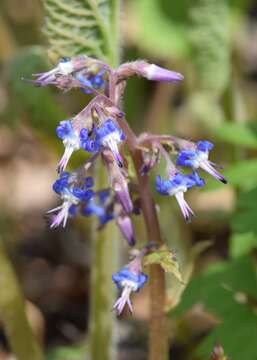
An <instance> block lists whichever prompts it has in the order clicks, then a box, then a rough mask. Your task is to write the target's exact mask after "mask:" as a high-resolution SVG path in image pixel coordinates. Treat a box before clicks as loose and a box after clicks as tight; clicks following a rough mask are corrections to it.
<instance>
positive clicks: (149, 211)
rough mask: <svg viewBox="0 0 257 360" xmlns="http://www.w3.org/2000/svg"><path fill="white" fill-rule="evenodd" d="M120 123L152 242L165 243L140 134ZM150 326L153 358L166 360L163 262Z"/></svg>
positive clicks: (154, 280) (154, 282) (154, 269)
mask: <svg viewBox="0 0 257 360" xmlns="http://www.w3.org/2000/svg"><path fill="white" fill-rule="evenodd" d="M119 124H120V127H121V128H122V130H123V131H124V133H125V134H126V138H127V143H128V147H129V149H130V152H131V156H132V159H133V162H134V166H135V169H136V173H137V180H138V185H139V195H140V199H141V206H142V210H143V216H144V221H145V226H146V230H147V236H148V242H154V243H156V244H157V245H158V246H161V245H162V244H163V241H162V239H161V232H160V226H159V221H158V217H157V213H156V208H155V203H154V200H153V197H152V193H151V190H150V186H149V179H148V176H147V175H144V176H142V175H141V174H140V171H139V169H140V168H141V166H142V164H143V159H142V155H141V152H140V151H139V150H138V149H137V142H136V135H135V134H134V132H133V131H132V129H131V128H130V127H129V125H128V123H127V122H126V121H123V120H120V123H119ZM150 298H151V303H150V304H151V305H150V306H151V308H150V314H151V315H150V316H151V318H150V329H149V355H148V359H149V360H165V359H167V356H168V338H167V321H166V316H165V313H164V305H165V273H164V271H163V269H162V268H161V266H159V265H152V266H151V268H150Z"/></svg>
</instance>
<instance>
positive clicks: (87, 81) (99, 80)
mask: <svg viewBox="0 0 257 360" xmlns="http://www.w3.org/2000/svg"><path fill="white" fill-rule="evenodd" d="M105 73H106V71H105V70H104V69H101V70H99V71H98V72H97V73H96V74H91V73H89V74H87V73H86V74H83V73H82V72H81V73H78V74H76V75H75V76H76V79H77V80H78V81H80V82H81V84H82V85H84V86H87V87H88V88H87V89H85V88H81V91H83V92H84V93H85V94H92V90H90V88H92V89H96V90H97V89H101V88H104V86H105V80H104V78H103V76H104V75H105Z"/></svg>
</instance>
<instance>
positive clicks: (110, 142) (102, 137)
mask: <svg viewBox="0 0 257 360" xmlns="http://www.w3.org/2000/svg"><path fill="white" fill-rule="evenodd" d="M124 140H125V135H124V133H123V131H122V130H121V129H120V128H119V127H118V126H117V125H116V124H115V122H114V121H113V120H112V119H107V120H106V121H105V122H104V123H103V124H102V125H101V126H100V127H99V128H97V129H95V141H96V143H98V144H99V146H102V147H105V148H107V149H110V150H111V152H112V154H113V156H114V159H115V160H116V161H117V163H118V165H119V166H120V167H122V166H123V161H122V157H121V155H120V153H119V148H118V144H119V143H120V142H122V141H124Z"/></svg>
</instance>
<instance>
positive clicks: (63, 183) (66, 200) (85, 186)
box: [48, 172, 94, 228]
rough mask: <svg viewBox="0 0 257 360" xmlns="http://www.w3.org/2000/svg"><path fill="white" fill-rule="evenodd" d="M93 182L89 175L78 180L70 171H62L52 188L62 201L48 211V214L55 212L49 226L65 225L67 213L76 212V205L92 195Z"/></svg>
mask: <svg viewBox="0 0 257 360" xmlns="http://www.w3.org/2000/svg"><path fill="white" fill-rule="evenodd" d="M93 184H94V182H93V179H92V178H91V177H87V178H83V179H79V181H78V179H77V176H76V175H74V174H72V173H68V172H63V173H61V174H60V177H59V179H57V180H56V181H55V182H54V184H53V190H54V191H55V192H56V193H57V194H58V195H59V196H60V197H61V199H62V200H63V203H62V205H60V206H58V207H56V208H54V209H51V210H49V211H48V214H50V213H53V212H57V214H56V215H54V217H53V221H52V223H51V225H50V227H51V228H54V227H58V226H59V225H61V224H63V227H65V226H66V223H67V220H68V217H69V215H70V216H74V215H75V214H76V212H77V207H78V205H79V204H81V203H82V202H87V201H89V200H90V199H91V198H92V197H93V196H94V192H93V190H92V189H91V188H92V186H93Z"/></svg>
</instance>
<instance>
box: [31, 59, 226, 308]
mask: <svg viewBox="0 0 257 360" xmlns="http://www.w3.org/2000/svg"><path fill="white" fill-rule="evenodd" d="M134 75H137V76H142V77H145V78H147V79H148V80H155V81H164V82H173V83H178V82H180V81H181V80H183V76H182V75H181V74H179V73H176V72H173V71H169V70H167V69H164V68H161V67H159V66H156V65H154V64H149V63H147V62H145V61H135V62H131V63H125V64H122V65H121V66H119V67H118V68H117V69H113V68H111V67H110V66H108V65H107V64H105V63H103V62H101V61H99V60H96V59H93V58H89V57H87V56H77V57H74V58H62V59H61V60H60V61H59V63H58V64H57V66H56V67H55V68H54V69H52V70H50V71H48V72H45V73H39V74H35V75H34V76H35V79H34V80H29V81H30V82H32V83H34V84H35V85H36V86H47V85H55V86H56V87H58V88H59V89H61V90H63V91H68V90H71V89H72V88H77V89H80V90H81V91H83V92H84V93H86V94H89V95H91V96H93V98H92V100H91V101H90V102H89V103H88V105H87V106H86V107H85V108H84V109H82V111H80V112H79V113H78V114H77V115H75V116H74V117H72V118H70V119H67V120H63V121H61V122H60V123H59V125H58V126H57V128H56V134H57V136H58V138H59V139H60V140H62V142H63V145H64V153H63V156H62V157H61V159H60V161H59V163H58V166H57V171H58V173H59V178H58V179H57V180H56V181H55V183H54V184H53V190H54V191H55V192H56V194H57V195H58V196H59V197H60V198H61V200H62V204H61V205H60V206H58V207H56V208H54V209H52V210H50V211H48V213H49V214H50V216H51V219H52V220H51V225H50V226H51V228H55V227H58V226H60V225H62V226H63V227H65V226H66V223H67V220H68V218H70V217H75V216H77V215H78V214H81V215H82V216H85V217H90V216H96V217H97V218H98V221H99V230H100V229H101V228H103V227H104V226H105V225H106V224H107V223H108V222H109V221H112V220H114V221H115V222H116V224H117V226H118V227H119V229H120V231H121V233H122V235H123V237H124V238H125V239H126V240H127V242H128V244H129V245H130V246H134V245H135V242H136V239H135V235H134V230H133V225H132V220H131V217H132V215H133V214H135V215H136V214H139V213H140V198H139V197H138V192H137V184H136V181H135V179H133V178H132V177H131V176H130V175H129V173H128V161H127V159H126V157H124V156H123V153H122V151H121V150H122V148H123V147H124V145H125V143H127V144H129V143H133V146H134V150H136V151H141V155H142V166H141V168H140V169H139V173H140V176H148V173H149V172H150V171H151V170H152V169H153V168H155V167H156V166H157V165H158V164H159V162H160V160H161V159H164V161H165V164H166V167H165V173H164V176H163V177H161V176H160V175H157V176H156V182H155V184H156V190H157V192H158V193H160V194H161V195H164V196H174V197H175V198H176V200H177V202H178V204H179V207H180V209H181V211H182V214H183V216H184V218H185V220H186V221H187V222H189V221H190V220H191V218H192V216H193V215H194V213H193V210H192V209H191V208H190V206H189V205H188V203H187V202H186V200H185V198H184V195H185V193H186V192H187V191H188V190H189V189H191V188H192V187H202V186H204V184H205V181H204V180H203V179H202V178H201V176H200V174H199V172H198V171H199V169H202V170H204V171H205V172H207V173H209V174H210V175H211V176H213V177H214V178H215V179H217V180H219V181H221V182H223V183H226V180H225V178H224V177H223V176H222V174H220V173H219V171H218V170H217V169H218V166H217V165H216V164H215V163H213V162H212V161H210V160H209V153H210V151H211V150H212V149H213V144H212V143H210V142H209V141H198V142H196V143H194V142H191V141H187V140H184V139H180V138H177V137H174V136H170V135H153V134H149V133H143V134H141V135H140V136H138V137H137V138H136V140H135V139H132V140H131V134H130V131H129V127H128V126H127V125H126V122H125V115H124V113H123V112H122V111H121V109H120V102H121V98H122V96H123V93H124V90H125V86H126V81H127V79H128V78H129V77H131V76H134ZM75 151H84V152H85V153H86V154H85V158H86V160H85V163H84V164H83V166H81V167H80V168H78V169H75V170H73V171H72V172H67V171H66V167H67V166H68V163H69V161H70V158H71V157H72V154H73V153H74V152H75ZM99 157H101V159H102V162H103V164H104V166H105V167H106V170H107V174H108V177H109V187H108V188H106V189H94V179H93V177H92V176H88V173H89V172H90V170H91V167H92V166H93V164H94V163H95V161H96V160H97V159H98V158H99ZM172 158H174V159H172ZM177 166H179V167H180V169H178V168H177ZM183 168H189V169H191V172H190V171H187V172H186V173H183V172H182V169H183ZM144 255H145V250H143V251H141V252H139V254H138V255H137V256H135V257H134V259H133V260H132V261H131V262H130V263H129V264H128V265H127V266H125V267H124V268H122V269H121V270H120V271H118V272H117V273H116V274H113V281H114V283H115V284H116V286H117V288H118V289H120V290H121V296H120V298H119V299H118V300H117V301H116V303H115V304H114V306H113V309H114V310H115V311H116V312H117V313H118V314H121V312H122V310H123V308H124V306H125V305H126V304H127V305H128V308H129V310H130V312H132V311H133V309H132V303H131V300H130V295H131V293H132V292H138V291H139V290H140V289H141V288H142V287H143V286H144V284H145V282H146V281H147V275H146V274H144V273H143V272H142V258H143V256H144Z"/></svg>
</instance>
